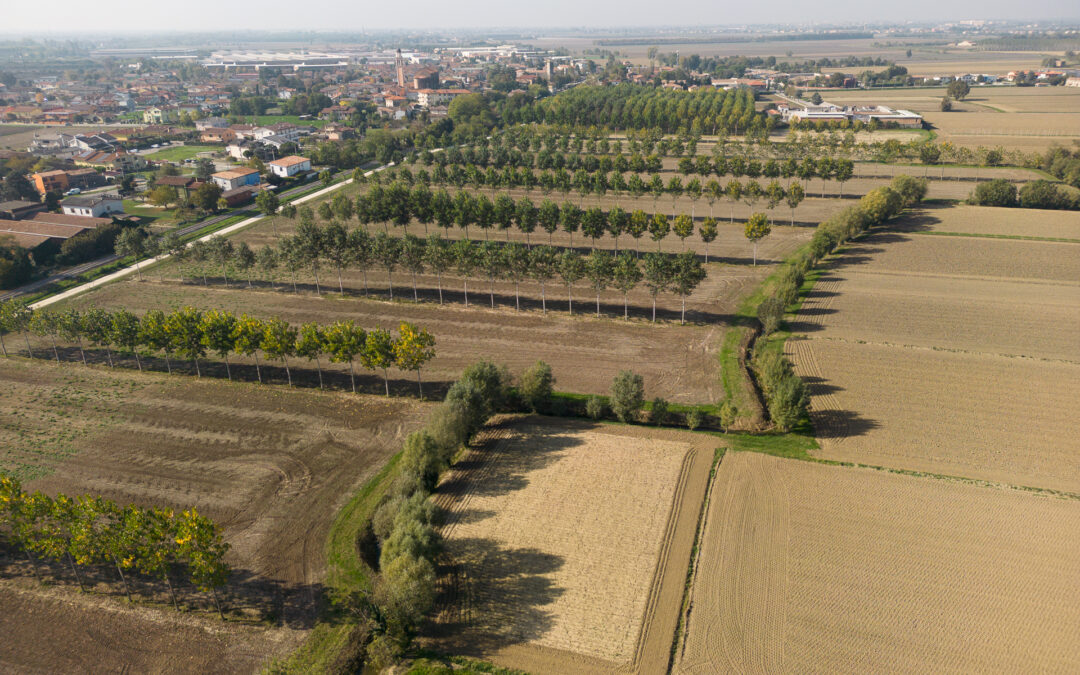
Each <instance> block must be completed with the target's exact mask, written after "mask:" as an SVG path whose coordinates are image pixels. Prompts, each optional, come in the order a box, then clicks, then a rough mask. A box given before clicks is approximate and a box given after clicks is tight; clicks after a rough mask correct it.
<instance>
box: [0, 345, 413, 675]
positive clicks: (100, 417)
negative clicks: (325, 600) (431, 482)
mask: <svg viewBox="0 0 1080 675" xmlns="http://www.w3.org/2000/svg"><path fill="white" fill-rule="evenodd" d="M131 383H134V384H131ZM0 390H2V391H4V397H3V403H2V406H0V419H2V420H3V423H2V429H3V447H4V455H3V456H2V458H0V461H2V466H3V468H5V469H10V468H14V469H16V470H21V471H22V473H23V474H24V475H29V476H30V477H34V476H37V477H36V478H34V479H33V480H31V481H30V482H29V484H28V485H27V487H28V489H40V490H43V491H45V492H46V493H49V494H54V493H56V492H63V493H66V494H81V493H92V494H100V495H103V496H105V497H107V498H110V499H113V500H115V501H117V502H119V503H129V502H134V503H138V504H143V505H158V506H168V507H172V508H175V509H185V508H191V507H196V508H197V509H198V510H199V512H200V513H202V514H204V515H207V516H210V517H211V518H213V519H214V520H215V521H216V522H217V523H219V524H220V525H221V526H222V527H223V530H224V536H225V540H226V541H227V542H228V543H229V544H230V545H231V549H230V551H229V554H228V556H227V558H226V560H227V562H228V563H229V564H230V565H231V566H232V567H233V570H234V573H233V577H232V578H231V580H230V582H229V584H228V586H227V587H226V589H227V591H226V593H227V596H226V597H227V598H228V599H227V605H228V607H229V611H230V613H231V614H233V615H234V617H233V618H234V622H232V623H236V621H235V619H237V618H240V619H242V620H241V621H240V623H251V622H269V623H263V624H262V625H263V626H264V627H263V628H261V629H260V630H258V631H253V632H252V631H245V630H239V629H238V630H233V629H232V628H230V627H229V626H222V625H221V622H219V621H218V620H217V619H213V620H208V621H207V622H206V623H205V625H204V624H203V622H201V621H196V620H195V617H194V615H192V614H178V613H176V612H173V611H172V610H151V609H147V610H146V611H145V612H141V611H140V613H138V614H136V615H133V616H129V615H127V613H126V612H116V611H113V610H112V609H110V608H109V607H110V606H111V605H115V604H117V603H118V600H117V599H116V598H111V599H110V598H106V597H105V596H106V595H110V594H111V595H120V594H121V591H120V590H119V588H114V587H113V586H115V584H112V583H110V582H111V581H113V579H112V578H111V577H109V576H108V575H104V574H103V575H102V578H101V581H100V584H101V586H100V588H99V589H98V590H99V594H95V595H94V596H93V598H95V599H99V600H101V602H102V603H105V606H102V607H99V606H98V605H97V604H95V603H89V604H87V603H84V602H82V601H79V602H76V601H73V600H65V599H64V598H63V597H58V598H54V599H48V598H26V597H24V596H23V595H20V593H19V592H18V589H17V588H15V587H13V586H12V584H16V585H17V583H18V580H15V581H11V582H8V581H4V582H3V590H2V591H0V592H2V593H3V594H4V595H6V596H7V597H15V596H18V597H20V598H23V599H21V600H18V602H19V603H20V605H21V606H26V607H28V608H33V613H31V614H26V615H22V617H21V619H20V621H22V622H23V623H25V624H26V627H25V628H20V630H32V629H33V628H34V626H37V630H38V631H39V634H41V632H42V631H45V632H47V631H50V630H58V631H59V630H62V629H63V628H64V626H66V627H68V628H71V627H72V626H73V625H75V624H76V623H85V624H93V625H95V626H97V629H96V631H95V632H93V633H92V634H90V635H88V636H87V639H86V640H84V641H82V642H74V641H72V642H68V641H62V640H58V641H55V642H53V643H52V646H51V649H52V650H53V651H54V652H56V653H57V654H54V657H55V658H75V656H74V654H78V656H79V658H82V659H83V662H84V663H85V662H87V661H86V659H88V658H93V659H94V662H95V663H98V664H111V666H110V667H112V666H114V667H115V669H121V668H122V667H124V664H125V663H128V664H129V665H128V667H131V668H133V669H140V670H142V669H145V670H157V669H159V668H162V667H164V665H155V664H164V663H165V661H161V659H179V660H172V661H168V663H173V664H175V663H180V662H190V663H192V664H198V663H200V662H202V661H201V660H202V659H205V658H207V657H209V656H212V655H214V654H219V653H221V651H222V649H224V648H225V647H224V645H226V644H227V645H230V646H229V647H228V651H229V653H230V654H231V656H230V657H229V659H224V657H223V661H222V666H221V668H222V669H227V670H233V671H240V672H250V671H251V670H253V669H256V668H257V667H258V666H259V665H260V664H262V663H264V661H265V660H267V659H268V658H270V657H272V656H274V655H280V654H281V653H284V652H287V651H288V650H290V649H291V648H294V647H295V646H296V644H297V643H298V642H299V640H300V639H301V638H302V637H303V635H304V634H305V633H306V630H307V629H309V628H310V627H311V626H312V625H313V622H314V619H315V611H316V606H315V603H316V600H317V598H318V595H319V589H320V584H321V582H322V579H323V577H324V575H325V571H326V560H325V557H324V545H325V541H326V537H327V532H328V530H329V527H330V523H331V521H332V519H333V516H334V514H335V513H336V512H337V510H338V509H339V508H340V507H341V505H342V503H343V500H345V499H347V497H348V495H349V494H350V493H351V491H353V490H354V489H355V488H356V487H357V486H358V485H359V484H361V483H362V482H363V481H365V480H367V479H368V478H369V477H370V476H371V475H373V473H374V472H375V471H377V470H378V469H379V467H381V466H382V465H383V464H384V463H385V461H386V460H387V458H389V457H390V456H391V455H392V454H393V453H394V452H396V451H397V450H398V449H399V448H400V446H401V442H402V441H403V439H404V436H405V435H406V434H407V433H408V432H409V431H412V430H413V429H415V428H417V427H419V426H420V424H421V422H422V417H423V414H424V411H425V407H424V406H423V405H421V404H418V403H415V402H410V401H408V400H403V399H383V398H381V397H379V398H375V397H363V396H353V395H346V394H337V393H329V392H327V393H321V392H315V391H308V390H299V389H293V390H290V389H285V388H278V387H263V388H259V387H252V386H248V385H233V384H230V383H228V382H225V381H217V380H210V379H203V380H194V379H192V378H188V377H177V376H173V377H169V376H167V375H164V374H157V373H145V374H138V373H134V372H131V371H130V370H119V369H118V370H115V371H113V370H109V369H107V368H105V367H104V366H101V367H91V368H86V367H84V366H82V365H81V364H75V363H70V364H62V365H56V364H50V363H47V362H39V361H24V360H14V359H9V360H0ZM67 418H71V419H70V421H69V420H68V419H67ZM0 564H2V566H3V567H4V574H3V576H4V577H8V576H11V574H10V573H12V569H11V566H13V565H16V564H19V565H22V564H24V563H22V562H21V561H20V562H19V563H16V562H15V561H12V560H9V559H6V558H4V559H2V560H0ZM56 574H57V577H58V581H59V582H60V583H61V584H62V585H64V586H66V587H68V588H65V589H63V590H64V592H65V593H70V594H75V593H76V589H77V585H76V584H75V580H74V579H72V578H71V577H70V575H68V574H67V573H66V572H65V571H64V570H61V569H60V568H57V570H56ZM18 576H19V577H20V578H26V577H28V576H29V571H28V570H26V569H22V570H20V571H19V574H18ZM147 592H148V593H150V594H151V595H153V594H154V593H153V589H152V588H151V589H149V590H148V591H147ZM179 592H180V593H181V596H182V599H184V598H191V599H192V601H194V602H196V604H198V603H199V597H200V594H198V593H196V592H195V591H194V589H191V588H181V589H179ZM13 594H14V595H13ZM167 597H168V596H167V594H166V595H165V596H164V597H163V598H161V597H159V599H162V601H163V602H164V601H165V598H167ZM13 602H15V600H13ZM110 603H111V604H110ZM5 606H6V604H5ZM62 607H70V608H71V609H64V610H63V612H61V608H62ZM61 613H63V614H64V615H65V618H64V620H63V622H61V623H60V624H54V623H53V622H54V620H55V618H56V617H57V616H58V615H59V614H61ZM189 619H190V620H191V621H190V622H189V621H188V620H189ZM38 622H41V625H40V626H38ZM189 623H190V626H189V628H185V629H183V630H176V631H171V632H170V631H167V630H166V629H165V627H166V626H170V625H173V624H177V625H179V624H184V625H188V624H189ZM267 625H276V626H277V627H278V628H276V629H274V630H273V631H271V630H269V629H267V628H265V626H267ZM196 628H197V630H196ZM129 630H130V631H132V633H133V634H134V635H144V636H146V637H147V640H148V642H147V645H155V646H157V647H158V653H156V654H155V653H146V654H142V655H139V656H138V658H136V656H134V655H132V654H129V653H128V652H126V651H124V650H116V649H115V648H114V646H113V645H112V640H113V639H119V638H118V637H117V636H119V635H126V634H127V633H126V632H127V631H129ZM282 630H283V631H284V632H281V631H282ZM5 634H7V631H5ZM245 635H252V636H254V637H253V638H252V639H253V640H255V641H254V642H252V643H251V644H250V645H249V646H248V647H245V646H244V644H240V646H236V645H237V641H239V642H240V643H244V641H245V640H246V639H247V638H245V637H244V636H245ZM123 641H124V642H128V641H129V638H125V639H124V640H123ZM35 644H36V645H37V646H35ZM245 644H246V643H245ZM82 647H86V648H87V649H88V650H89V652H82V653H79V652H68V651H67V650H68V649H69V648H70V649H80V648H82ZM36 650H40V643H36V642H35V641H33V640H26V641H10V640H8V641H5V646H4V648H3V651H2V652H0V654H2V658H3V659H4V660H5V661H6V662H8V663H13V664H16V668H15V669H16V670H24V671H25V670H27V669H29V668H30V667H31V666H33V665H35V664H37V663H39V662H40V659H41V658H42V654H41V653H40V652H39V651H36ZM237 650H239V651H237ZM135 664H145V668H142V667H138V666H137V665H135ZM229 664H232V665H229ZM102 667H105V665H102ZM215 669H217V668H216V667H215Z"/></svg>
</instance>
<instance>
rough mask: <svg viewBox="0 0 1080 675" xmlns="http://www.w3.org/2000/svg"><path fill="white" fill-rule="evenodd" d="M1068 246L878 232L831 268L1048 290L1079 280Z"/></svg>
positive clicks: (1079, 262) (1079, 265) (1078, 263)
mask: <svg viewBox="0 0 1080 675" xmlns="http://www.w3.org/2000/svg"><path fill="white" fill-rule="evenodd" d="M1078 250H1080V249H1078V248H1077V245H1076V244H1074V243H1070V242H1053V241H1015V240H1007V239H990V238H982V237H935V236H929V237H928V236H918V235H909V234H903V233H897V232H878V233H873V234H870V235H868V236H865V237H863V238H862V239H860V240H859V241H858V242H855V243H854V244H852V245H851V246H848V247H846V248H845V250H844V253H843V254H842V255H841V256H839V257H838V258H836V259H835V261H834V263H833V265H832V267H833V268H839V267H843V268H845V269H850V268H851V267H852V266H854V267H857V268H858V269H859V271H865V272H873V273H881V274H893V275H895V276H897V277H902V276H932V277H939V278H943V279H944V278H950V277H951V278H958V277H977V278H984V279H1007V280H1012V281H1026V282H1031V283H1039V282H1051V283H1050V284H1049V285H1058V284H1062V283H1064V284H1075V283H1077V282H1078V281H1080V255H1077V251H1078Z"/></svg>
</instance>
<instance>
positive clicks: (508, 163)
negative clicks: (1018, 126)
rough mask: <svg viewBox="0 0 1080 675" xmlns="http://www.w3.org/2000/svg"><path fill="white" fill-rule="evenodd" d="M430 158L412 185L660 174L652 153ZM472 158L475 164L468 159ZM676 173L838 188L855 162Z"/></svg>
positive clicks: (719, 165) (719, 161)
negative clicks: (815, 181) (531, 175)
mask: <svg viewBox="0 0 1080 675" xmlns="http://www.w3.org/2000/svg"><path fill="white" fill-rule="evenodd" d="M424 157H425V155H420V156H419V157H418V158H417V161H418V162H422V163H424V164H430V162H424V159H423V158H424ZM432 157H433V158H434V159H433V160H432V161H433V163H434V167H433V168H431V170H430V173H428V169H426V168H420V169H419V170H418V171H417V177H416V180H417V182H431V183H436V184H445V183H450V184H458V183H462V184H465V183H468V184H473V185H475V184H483V185H489V186H500V185H502V186H506V185H507V184H509V182H510V181H512V180H517V181H518V182H519V183H524V182H526V181H528V177H527V175H522V174H521V173H520V172H518V173H516V174H515V173H512V172H511V173H508V170H513V169H536V170H539V171H547V172H552V177H551V179H549V180H545V178H544V175H543V174H540V175H539V176H536V177H535V179H534V182H533V183H532V187H536V186H541V187H545V183H548V182H550V184H552V185H554V186H560V185H564V184H567V183H568V182H570V181H572V182H570V184H572V185H574V187H576V186H577V184H579V182H581V179H579V177H583V178H587V179H589V180H590V181H592V182H595V181H597V180H598V179H597V178H596V176H595V174H605V177H606V178H607V181H608V184H609V185H616V184H617V183H618V181H620V180H622V181H623V184H625V185H628V184H629V182H630V181H632V180H633V174H645V173H648V174H654V175H655V174H659V173H661V171H662V170H663V167H662V162H661V160H660V157H658V156H657V155H648V156H644V157H643V156H641V155H630V156H629V157H628V156H626V155H614V156H608V155H603V156H595V155H563V154H560V153H548V154H545V153H543V152H541V153H536V154H533V153H528V152H517V151H511V152H509V153H506V156H505V157H499V159H500V160H501V161H493V160H491V159H490V158H489V157H487V156H486V153H483V152H472V153H468V154H462V155H461V159H460V161H452V159H451V156H449V155H445V153H435V154H433V155H432ZM473 158H474V159H475V160H476V161H471V159H473ZM406 170H408V167H403V168H402V169H399V170H398V171H397V172H393V175H403V174H404V172H405V171H406ZM677 170H678V172H679V173H681V174H683V175H684V176H691V175H698V176H701V177H703V178H708V177H709V176H716V177H718V178H720V177H723V176H732V177H733V178H743V177H744V176H745V177H747V178H760V177H765V178H785V179H791V178H795V177H798V178H800V179H802V180H804V181H808V180H810V179H811V178H820V179H822V180H825V181H828V180H836V181H837V182H839V183H840V186H841V189H843V184H844V183H845V182H847V181H849V180H851V178H852V176H854V174H855V163H854V162H853V161H852V160H850V159H847V158H843V157H835V158H834V157H828V156H824V157H816V158H815V157H804V158H803V159H802V160H801V161H799V160H797V159H795V158H794V157H788V158H787V159H784V160H777V159H767V160H765V161H761V160H758V159H747V158H744V157H740V156H736V157H725V156H722V155H721V156H717V157H709V156H707V155H698V156H696V157H682V158H681V159H680V160H679V162H678V165H677ZM410 171H411V170H410ZM420 172H425V174H426V175H427V179H426V180H425V178H424V176H423V175H421V174H420ZM568 172H574V173H573V175H572V178H571V179H570V181H568V180H567V178H566V177H565V176H564V174H565V173H568ZM578 172H582V173H578ZM626 172H631V175H630V176H621V175H616V174H624V173H626ZM380 173H385V172H380ZM378 175H379V174H373V176H371V177H369V178H374V176H378ZM388 175H390V174H388ZM515 175H517V176H518V177H519V178H517V179H514V178H513V176H515ZM639 179H640V178H639ZM621 189H623V190H626V189H627V188H625V187H623V188H621Z"/></svg>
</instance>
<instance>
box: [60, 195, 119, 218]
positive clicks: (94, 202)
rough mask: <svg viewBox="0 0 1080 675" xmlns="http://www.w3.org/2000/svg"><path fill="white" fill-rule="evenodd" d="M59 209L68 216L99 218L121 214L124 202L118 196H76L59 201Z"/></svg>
mask: <svg viewBox="0 0 1080 675" xmlns="http://www.w3.org/2000/svg"><path fill="white" fill-rule="evenodd" d="M60 208H61V209H62V210H63V211H64V213H66V214H67V215H69V216H90V217H91V218H101V217H102V216H107V215H109V214H112V213H123V212H124V202H123V201H122V200H121V199H120V196H119V195H108V194H106V195H76V196H74V197H68V198H67V199H65V200H63V201H61V202H60Z"/></svg>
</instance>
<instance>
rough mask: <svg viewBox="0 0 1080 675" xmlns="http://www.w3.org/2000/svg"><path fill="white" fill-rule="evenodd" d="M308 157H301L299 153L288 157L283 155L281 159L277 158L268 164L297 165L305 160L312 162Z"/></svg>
mask: <svg viewBox="0 0 1080 675" xmlns="http://www.w3.org/2000/svg"><path fill="white" fill-rule="evenodd" d="M310 161H311V160H310V159H308V158H307V157H301V156H299V155H289V156H288V157H282V158H281V159H275V160H273V161H271V162H267V164H273V165H274V166H281V167H286V166H295V165H296V164H303V163H304V162H310Z"/></svg>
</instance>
